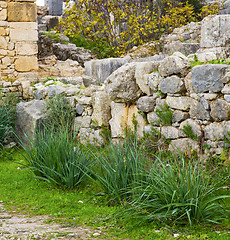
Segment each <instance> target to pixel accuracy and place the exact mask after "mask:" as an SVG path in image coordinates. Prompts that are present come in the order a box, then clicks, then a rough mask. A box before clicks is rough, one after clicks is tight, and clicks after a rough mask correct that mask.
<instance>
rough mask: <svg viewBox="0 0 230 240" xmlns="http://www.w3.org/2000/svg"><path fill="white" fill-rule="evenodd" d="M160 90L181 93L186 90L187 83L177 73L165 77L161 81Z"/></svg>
mask: <svg viewBox="0 0 230 240" xmlns="http://www.w3.org/2000/svg"><path fill="white" fill-rule="evenodd" d="M160 90H161V91H162V92H163V93H181V92H183V91H185V85H184V82H183V80H182V79H181V78H179V77H178V76H177V75H172V76H170V77H166V78H164V79H163V80H162V81H161V83H160Z"/></svg>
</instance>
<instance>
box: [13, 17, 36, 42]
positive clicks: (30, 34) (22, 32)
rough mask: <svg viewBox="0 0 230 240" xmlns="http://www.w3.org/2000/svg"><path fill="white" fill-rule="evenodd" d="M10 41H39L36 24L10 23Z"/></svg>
mask: <svg viewBox="0 0 230 240" xmlns="http://www.w3.org/2000/svg"><path fill="white" fill-rule="evenodd" d="M9 25H10V40H11V41H14V42H23V41H26V42H28V41H31V42H36V41H38V31H37V23H36V22H10V23H9Z"/></svg>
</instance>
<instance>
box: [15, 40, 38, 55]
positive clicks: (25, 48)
mask: <svg viewBox="0 0 230 240" xmlns="http://www.w3.org/2000/svg"><path fill="white" fill-rule="evenodd" d="M15 49H16V53H17V55H35V54H37V53H38V45H37V42H17V43H16V45H15Z"/></svg>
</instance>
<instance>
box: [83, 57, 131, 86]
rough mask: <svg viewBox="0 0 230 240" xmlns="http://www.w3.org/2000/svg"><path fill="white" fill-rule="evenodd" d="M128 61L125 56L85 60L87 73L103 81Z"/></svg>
mask: <svg viewBox="0 0 230 240" xmlns="http://www.w3.org/2000/svg"><path fill="white" fill-rule="evenodd" d="M125 63H127V61H126V60H125V59H123V58H106V59H101V60H91V61H88V62H85V74H86V75H88V76H90V77H92V78H94V79H96V80H97V81H98V82H101V83H103V82H104V81H105V79H106V78H107V77H108V76H109V75H110V74H111V73H113V72H114V71H115V70H117V69H118V68H120V67H121V66H122V65H124V64H125Z"/></svg>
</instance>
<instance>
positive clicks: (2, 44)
mask: <svg viewBox="0 0 230 240" xmlns="http://www.w3.org/2000/svg"><path fill="white" fill-rule="evenodd" d="M1 48H2V49H7V40H6V39H5V38H4V37H2V36H0V49H1Z"/></svg>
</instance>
